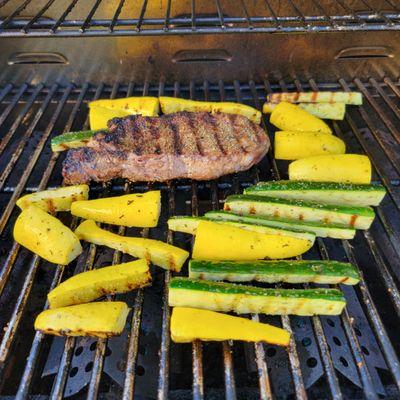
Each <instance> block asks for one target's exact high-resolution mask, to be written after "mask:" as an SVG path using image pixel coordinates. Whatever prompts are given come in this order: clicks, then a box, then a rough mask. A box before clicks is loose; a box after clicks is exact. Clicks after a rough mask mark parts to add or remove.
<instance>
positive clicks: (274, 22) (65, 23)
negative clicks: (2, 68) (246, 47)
mask: <svg viewBox="0 0 400 400" xmlns="http://www.w3.org/2000/svg"><path fill="white" fill-rule="evenodd" d="M183 3H186V2H179V1H172V0H149V1H148V0H143V1H137V2H127V1H125V0H120V1H119V2H106V1H102V0H93V1H91V2H83V1H78V0H68V1H62V0H49V1H44V0H41V1H35V2H34V1H32V0H24V1H23V0H19V1H12V0H11V1H10V0H2V1H0V17H1V15H3V16H4V18H3V20H1V18H0V35H2V36H13V37H17V36H27V35H30V36H82V35H85V36H104V35H114V34H115V35H130V36H132V35H154V34H157V35H159V34H177V33H179V34H193V33H220V32H298V33H299V32H331V31H359V30H363V31H365V30H374V31H375V30H382V29H387V30H389V29H390V30H396V29H399V25H400V7H399V5H398V3H397V1H396V0H383V1H379V0H324V1H317V0H312V1H308V2H306V1H301V0H286V1H279V0H255V1H251V2H246V1H244V0H241V1H237V2H235V1H232V0H206V1H195V0H191V1H190V2H187V6H183ZM78 10H79V11H78Z"/></svg>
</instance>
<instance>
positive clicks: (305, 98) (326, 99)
mask: <svg viewBox="0 0 400 400" xmlns="http://www.w3.org/2000/svg"><path fill="white" fill-rule="evenodd" d="M267 100H268V101H270V102H271V103H280V102H281V101H287V102H288V103H345V104H354V105H357V106H359V105H361V104H362V95H361V93H359V92H294V93H286V92H283V93H271V94H269V95H268V96H267Z"/></svg>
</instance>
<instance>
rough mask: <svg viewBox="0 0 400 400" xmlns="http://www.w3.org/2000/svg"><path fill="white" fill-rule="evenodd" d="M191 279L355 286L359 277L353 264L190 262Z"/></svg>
mask: <svg viewBox="0 0 400 400" xmlns="http://www.w3.org/2000/svg"><path fill="white" fill-rule="evenodd" d="M189 277H190V278H193V279H205V280H211V281H229V282H249V281H257V282H266V283H276V282H287V283H311V282H312V283H321V284H338V283H343V284H345V285H356V284H357V283H358V282H359V281H360V275H359V273H358V272H357V270H356V268H355V267H354V266H353V265H352V264H350V263H344V262H339V261H327V260H321V261H320V260H316V261H308V260H300V261H290V260H273V261H264V260H260V261H201V260H190V261H189Z"/></svg>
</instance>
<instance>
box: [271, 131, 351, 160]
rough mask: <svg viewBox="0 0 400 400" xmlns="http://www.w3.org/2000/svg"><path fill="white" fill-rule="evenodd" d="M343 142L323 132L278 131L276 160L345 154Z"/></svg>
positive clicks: (276, 136)
mask: <svg viewBox="0 0 400 400" xmlns="http://www.w3.org/2000/svg"><path fill="white" fill-rule="evenodd" d="M345 152H346V145H345V143H344V142H343V140H340V139H339V138H338V137H336V136H333V135H331V134H330V133H321V132H294V131H278V132H276V133H275V158H276V159H277V160H297V159H299V158H305V157H312V156H318V155H323V154H344V153H345Z"/></svg>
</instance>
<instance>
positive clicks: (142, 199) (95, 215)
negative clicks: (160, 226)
mask: <svg viewBox="0 0 400 400" xmlns="http://www.w3.org/2000/svg"><path fill="white" fill-rule="evenodd" d="M160 210H161V193H160V191H159V190H153V191H150V192H147V193H135V194H126V195H124V196H117V197H106V198H101V199H96V200H86V201H77V202H75V203H73V204H72V207H71V214H72V215H76V216H78V217H81V218H85V219H92V220H94V221H98V222H103V223H107V224H115V225H122V226H137V227H149V228H153V227H155V226H157V223H158V217H159V216H160Z"/></svg>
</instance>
